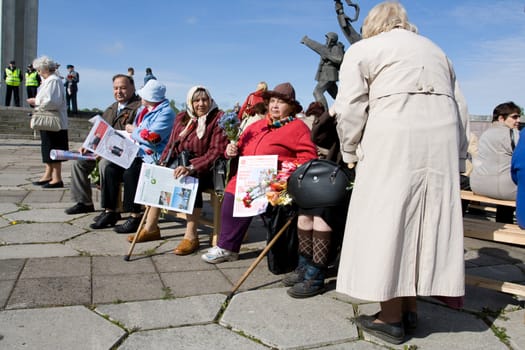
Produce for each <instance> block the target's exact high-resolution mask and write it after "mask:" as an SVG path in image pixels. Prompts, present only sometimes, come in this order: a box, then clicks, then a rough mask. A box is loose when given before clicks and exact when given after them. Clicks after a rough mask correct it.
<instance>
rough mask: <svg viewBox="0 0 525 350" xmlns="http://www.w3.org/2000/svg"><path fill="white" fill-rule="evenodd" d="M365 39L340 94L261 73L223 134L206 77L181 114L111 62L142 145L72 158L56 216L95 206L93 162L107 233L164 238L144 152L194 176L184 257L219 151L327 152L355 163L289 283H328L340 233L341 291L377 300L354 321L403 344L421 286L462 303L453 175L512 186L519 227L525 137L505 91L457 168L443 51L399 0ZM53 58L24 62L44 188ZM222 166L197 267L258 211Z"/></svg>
mask: <svg viewBox="0 0 525 350" xmlns="http://www.w3.org/2000/svg"><path fill="white" fill-rule="evenodd" d="M333 34H334V33H328V34H327V43H329V44H330V45H333V46H334V47H336V45H337V36H334V35H333ZM362 36H363V40H361V41H359V42H357V43H355V44H353V45H352V46H351V47H350V48H349V50H348V51H347V52H346V53H345V54H344V59H343V60H342V64H341V69H340V72H339V79H340V84H339V87H337V86H333V87H331V88H328V87H325V88H324V89H325V90H326V89H329V91H332V90H333V91H334V95H333V97H335V100H334V103H333V105H332V106H330V107H329V106H328V105H327V102H326V100H325V99H324V98H323V99H316V101H314V102H312V103H311V104H310V105H309V106H308V108H307V109H306V110H303V107H302V106H301V104H300V103H299V101H298V100H297V99H296V96H295V89H294V87H293V86H292V84H291V83H289V82H282V83H279V84H277V85H275V87H274V88H273V89H271V90H270V89H268V85H267V84H266V82H259V83H258V84H257V87H256V90H255V91H253V92H251V93H249V94H248V96H247V98H246V100H245V102H244V103H243V104H242V105H240V104H238V105H237V106H236V108H234V112H236V113H237V117H238V118H239V121H240V123H241V125H242V126H241V129H242V133H241V135H240V137H239V139H238V140H237V141H236V142H229V140H228V138H227V137H226V135H225V133H224V131H223V130H222V129H221V128H220V127H219V125H218V121H219V119H220V118H221V117H222V116H223V115H224V113H225V112H224V111H223V110H221V109H220V107H219V106H218V105H217V103H216V101H215V100H214V99H213V98H212V94H211V92H210V91H209V90H208V89H207V88H206V87H205V86H201V85H195V86H193V87H192V88H190V89H189V91H188V92H187V98H186V109H185V110H184V111H181V112H180V113H178V114H177V115H175V112H174V111H173V109H172V108H171V106H170V104H169V101H168V99H167V98H166V86H165V85H164V84H163V83H162V82H161V81H159V80H158V79H157V78H156V77H155V76H154V75H153V72H152V69H151V68H149V67H148V68H146V70H145V76H144V85H143V86H142V88H140V89H138V90H135V80H134V74H135V71H134V69H133V68H132V67H130V68H128V70H127V73H126V74H116V75H115V76H114V77H113V78H112V84H113V85H112V86H113V97H114V99H115V102H114V103H112V104H111V105H110V106H109V107H107V109H106V110H105V111H104V113H103V116H102V118H103V119H104V120H105V121H106V122H107V123H109V124H110V125H111V126H112V127H113V128H115V129H117V130H121V131H125V132H127V133H128V135H129V137H130V138H131V139H132V140H133V141H134V142H136V143H137V144H138V145H139V152H138V154H137V156H136V158H135V159H134V161H133V163H132V165H131V166H130V167H129V168H128V169H124V168H122V167H121V166H119V165H116V164H114V163H111V162H109V161H107V160H105V159H99V160H98V161H94V160H77V161H74V162H73V164H72V171H71V199H72V201H73V202H74V203H75V204H74V205H73V206H72V207H70V208H68V209H66V213H67V214H81V213H90V212H94V211H95V203H93V200H92V193H91V183H90V180H89V177H88V175H89V174H90V173H91V172H92V171H93V169H95V168H96V167H98V169H99V172H100V189H101V193H102V196H101V207H102V208H103V211H102V213H100V215H98V216H97V217H96V218H95V221H94V222H93V223H92V224H91V228H92V229H95V230H99V229H105V228H109V227H114V230H115V231H116V232H117V233H126V234H131V235H128V236H127V237H126V238H127V240H128V241H129V242H133V241H134V240H135V241H136V242H137V243H141V242H147V241H152V240H158V239H160V238H161V232H160V228H159V226H158V220H159V215H160V209H158V208H148V209H147V212H144V207H143V206H142V205H140V204H137V203H135V202H134V197H135V193H136V191H137V185H138V181H139V174H140V169H141V166H142V164H143V163H149V164H152V163H156V164H158V165H161V166H165V167H169V168H172V169H173V176H174V177H175V178H181V177H185V176H194V177H197V178H198V179H199V182H200V186H199V190H198V191H199V192H198V195H197V199H196V203H195V206H194V209H193V212H192V213H191V214H188V215H187V221H186V230H185V233H184V237H183V239H182V240H181V242H180V243H179V244H178V246H177V247H175V248H174V253H175V254H177V255H181V256H183V255H188V254H193V253H196V252H197V251H198V250H199V248H200V242H199V238H198V231H197V229H198V226H199V218H200V217H201V210H202V206H203V198H202V192H203V190H204V189H207V188H209V187H211V186H212V181H211V168H212V165H213V163H214V161H215V160H216V159H218V158H219V157H224V158H226V159H231V160H236V159H238V157H239V156H247V155H277V156H278V168H280V167H281V166H282V164H283V162H285V161H291V162H295V163H296V164H303V163H305V162H307V161H309V160H312V159H316V158H319V157H321V158H324V159H330V160H332V161H333V162H335V163H337V164H340V165H341V166H344V167H347V168H349V169H352V171H353V172H355V182H354V183H353V187H354V189H353V193H352V198H351V200H350V203H349V205H348V207H337V208H335V207H334V208H299V220H298V224H297V236H298V242H299V247H298V255H299V260H298V262H297V268H296V269H295V270H294V271H293V272H291V273H289V274H287V275H286V276H284V279H283V283H284V284H285V285H286V286H288V287H289V288H290V289H289V290H288V294H289V295H290V296H292V297H294V298H305V297H311V296H314V295H317V294H320V293H322V292H323V291H324V287H325V285H324V281H325V272H326V269H327V265H328V263H329V260H330V259H331V258H333V256H331V252H332V251H333V246H334V245H337V246H338V247H339V248H340V250H341V253H340V263H339V269H338V275H337V291H339V292H341V293H344V294H348V295H350V296H352V297H355V298H358V299H363V300H371V301H377V302H379V303H380V306H381V309H380V311H379V312H378V313H377V314H375V315H360V316H359V317H357V319H356V323H357V326H358V327H359V328H360V329H361V330H363V331H365V332H369V333H371V334H374V335H376V336H378V337H380V338H382V339H384V340H386V341H388V342H390V343H394V344H399V343H401V342H403V341H404V339H405V335H406V334H407V333H410V332H412V331H414V329H415V328H416V327H417V325H418V323H417V320H418V317H417V303H416V297H417V296H440V297H443V296H444V297H448V298H449V299H448V300H449V301H450V303H449V305H450V306H452V307H460V306H461V305H462V301H463V300H462V298H463V295H464V292H465V290H464V285H465V278H464V257H463V225H462V213H463V211H462V208H461V199H460V191H459V190H460V177H459V174H463V177H465V178H466V179H467V180H470V181H469V182H468V181H467V185H466V186H467V187H468V186H470V188H472V190H473V191H474V192H475V193H478V194H483V195H486V196H490V197H493V198H498V199H507V200H516V196H517V198H518V208H517V215H518V224H519V225H520V226H521V227H522V228H523V227H525V185H524V183H525V175H524V174H525V171H523V170H524V169H525V146H524V145H523V144H520V142H519V140H520V134H519V132H518V126H519V122H520V118H521V114H522V109H521V108H520V107H519V106H518V105H516V104H515V103H513V102H506V103H502V104H500V105H498V106H497V107H496V108H495V109H494V112H493V124H492V126H491V128H490V129H488V130H487V131H485V132H484V133H483V135H481V137H480V138H479V144H478V150H477V155H476V156H475V157H473V158H472V171H471V172H470V171H469V172H465V167H464V165H465V160H466V159H467V156H468V153H467V146H468V144H469V142H468V136H469V134H468V132H469V125H468V113H467V109H466V102H465V100H464V98H463V96H462V94H461V91H460V89H459V85H458V83H457V81H456V76H455V73H454V69H453V65H452V63H451V62H450V61H449V59H448V58H447V56H446V55H445V53H443V52H442V50H441V49H440V48H439V47H438V46H437V45H435V44H434V43H432V42H431V41H430V40H428V39H427V38H425V37H424V36H422V35H420V34H419V33H418V30H417V27H416V26H415V25H413V24H412V23H410V22H409V21H408V16H407V13H406V11H405V9H404V8H403V7H402V5H401V4H399V3H398V2H384V3H381V4H379V5H377V6H375V7H374V8H373V9H372V10H371V11H370V13H369V14H368V16H367V17H366V18H365V20H364V23H363V27H362ZM304 41H305V42H306V41H307V38H305V39H304ZM58 67H59V64H58V63H57V62H56V61H54V60H52V59H51V58H49V57H46V56H43V57H39V58H37V59H35V60H34V61H33V62H32V64H30V65H28V66H27V71H26V74H25V83H26V88H27V95H28V99H27V103H28V104H29V105H30V106H32V107H34V108H35V109H39V110H46V111H50V112H52V113H55V114H57V115H59V116H60V121H61V130H59V131H56V132H51V131H41V132H40V137H41V140H42V144H41V151H42V161H43V163H44V164H45V169H44V173H43V174H42V176H41V177H40V178H39V179H38V180H37V181H35V182H33V184H34V185H37V186H42V187H43V188H62V187H64V183H63V180H62V175H61V173H62V171H61V170H62V163H61V161H55V160H52V159H50V157H49V151H50V150H51V149H62V150H67V149H68V119H67V112H68V111H70V112H72V113H77V111H78V106H77V92H78V84H79V74H78V72H76V71H75V69H74V68H75V67H74V66H73V65H67V70H68V73H67V76H66V77H65V78H62V77H60V76H59V74H58ZM23 78H24V77H23V75H22V72H21V70H20V69H19V68H18V67H17V66H16V64H15V62H14V61H11V62H10V64H9V66H8V67H6V69H5V71H4V80H5V82H6V86H7V90H6V91H7V93H6V101H5V104H6V106H8V105H9V104H10V103H11V98H12V97H13V98H14V103H15V105H16V106H20V95H19V91H18V88H19V86H20V85H21V83H22V81H24V79H23ZM330 89H331V90H330ZM337 89H338V90H337ZM336 92H337V94H336V95H335V93H336ZM318 94H319V93H318V92H317V95H318ZM328 107H329V108H328ZM422 111H424V113H422ZM320 125H323V126H326V125H329V129H320ZM365 131H366V132H365ZM152 133H154V134H155V135H158V138H159V139H158V140H157V142H155V147H154V148H153V147H152V143H151V141H150V140H149V139H148V138H147V137H146V136H145V135H148V134H152ZM471 140H472V139H471ZM79 151H80V152H82V153H84V152H85V151H86V150H84V149H80V150H79ZM155 154H159V155H160V158H158V159H157V158H155V157H154V155H155ZM181 155H185V156H184V157H182V156H181ZM232 169H233V170H232V174H231V178H230V179H229V181H228V182H227V184H226V189H225V193H224V198H223V199H222V206H221V222H222V224H221V227H220V234H219V236H218V242H217V244H216V245H215V246H212V247H210V248H209V249H208V250H207V251H206V252H204V254H202V255H201V259H202V260H203V261H205V262H206V263H211V264H218V263H222V262H227V261H233V260H237V259H239V253H240V251H241V245H242V242H243V238H244V236H245V234H246V232H247V231H248V227H249V226H250V223H251V221H252V219H253V218H252V217H235V216H234V215H233V207H234V201H235V188H236V182H237V174H236V173H235V167H233V168H232ZM465 174H467V175H469V176H465ZM461 179H463V178H461ZM121 184H123V203H122V205H123V208H122V211H123V212H125V213H129V216H128V217H127V218H126V220H125V221H124V223H122V224H120V225H117V223H118V221H119V220H122V216H121V212H119V210H118V203H117V197H118V196H119V193H120V187H121ZM461 185H462V186H463V180H462V184H461ZM520 185H521V186H520ZM144 215H145V217H144V220H143V216H144ZM378 215H381V218H382V219H381V220H378ZM496 220H497V221H501V222H510V223H512V222H513V221H514V212H513V210H512V209H505V208H503V207H502V208H500V207H498V212H497V216H496ZM142 223H144V225H143V226H141V224H142ZM135 235H137V236H136V237H135ZM378 243H380V244H378Z"/></svg>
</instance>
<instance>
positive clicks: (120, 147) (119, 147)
mask: <svg viewBox="0 0 525 350" xmlns="http://www.w3.org/2000/svg"><path fill="white" fill-rule="evenodd" d="M90 122H92V123H93V126H92V127H91V130H90V131H89V134H88V136H87V137H86V140H85V141H84V144H83V145H82V147H84V148H85V149H87V150H89V151H91V152H93V153H95V154H96V155H98V156H101V157H102V158H105V159H107V160H109V161H110V162H112V163H115V164H117V165H118V166H121V167H123V168H125V169H128V168H129V167H130V166H131V163H133V160H134V159H135V157H136V156H137V153H138V151H139V146H138V145H137V144H135V143H134V142H133V141H132V140H131V139H130V138H127V137H126V136H124V135H123V134H122V133H121V132H119V131H118V130H115V129H113V128H112V127H111V126H110V125H109V124H108V123H107V122H106V121H105V120H104V119H102V117H101V116H100V115H96V116H95V117H93V118H91V119H90Z"/></svg>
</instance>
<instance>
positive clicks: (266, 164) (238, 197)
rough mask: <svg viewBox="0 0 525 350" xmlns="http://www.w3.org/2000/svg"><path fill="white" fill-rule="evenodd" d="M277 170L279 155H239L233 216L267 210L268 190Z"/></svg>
mask: <svg viewBox="0 0 525 350" xmlns="http://www.w3.org/2000/svg"><path fill="white" fill-rule="evenodd" d="M276 172H277V155H269V156H243V157H239V167H238V169H237V184H236V187H235V202H234V206H233V216H236V217H245V216H256V215H260V214H263V213H264V212H265V211H266V207H267V206H268V199H267V198H266V192H268V186H269V184H270V180H271V178H272V176H273V175H274V174H276Z"/></svg>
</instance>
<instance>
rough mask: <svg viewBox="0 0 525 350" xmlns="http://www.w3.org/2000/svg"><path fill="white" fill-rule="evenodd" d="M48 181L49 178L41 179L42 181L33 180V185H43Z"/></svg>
mask: <svg viewBox="0 0 525 350" xmlns="http://www.w3.org/2000/svg"><path fill="white" fill-rule="evenodd" d="M50 181H51V179H49V180H42V181H33V185H35V186H43V185H47V184H48V183H49V182H50Z"/></svg>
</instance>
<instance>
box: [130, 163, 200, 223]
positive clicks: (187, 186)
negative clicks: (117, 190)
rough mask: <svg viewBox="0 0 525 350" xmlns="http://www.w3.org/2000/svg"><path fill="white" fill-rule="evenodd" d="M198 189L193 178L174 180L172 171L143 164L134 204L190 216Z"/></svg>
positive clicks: (197, 180)
mask: <svg viewBox="0 0 525 350" xmlns="http://www.w3.org/2000/svg"><path fill="white" fill-rule="evenodd" d="M198 187H199V179H197V178H195V177H192V176H185V177H179V178H178V179H175V177H174V176H173V169H170V168H166V167H162V166H158V165H153V164H146V163H143V164H142V169H141V170H140V178H139V184H138V188H137V192H136V193H135V203H138V204H145V205H149V206H152V207H157V208H163V209H168V210H173V211H178V212H181V213H187V214H191V213H193V207H194V205H195V198H196V197H197V189H198Z"/></svg>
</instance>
